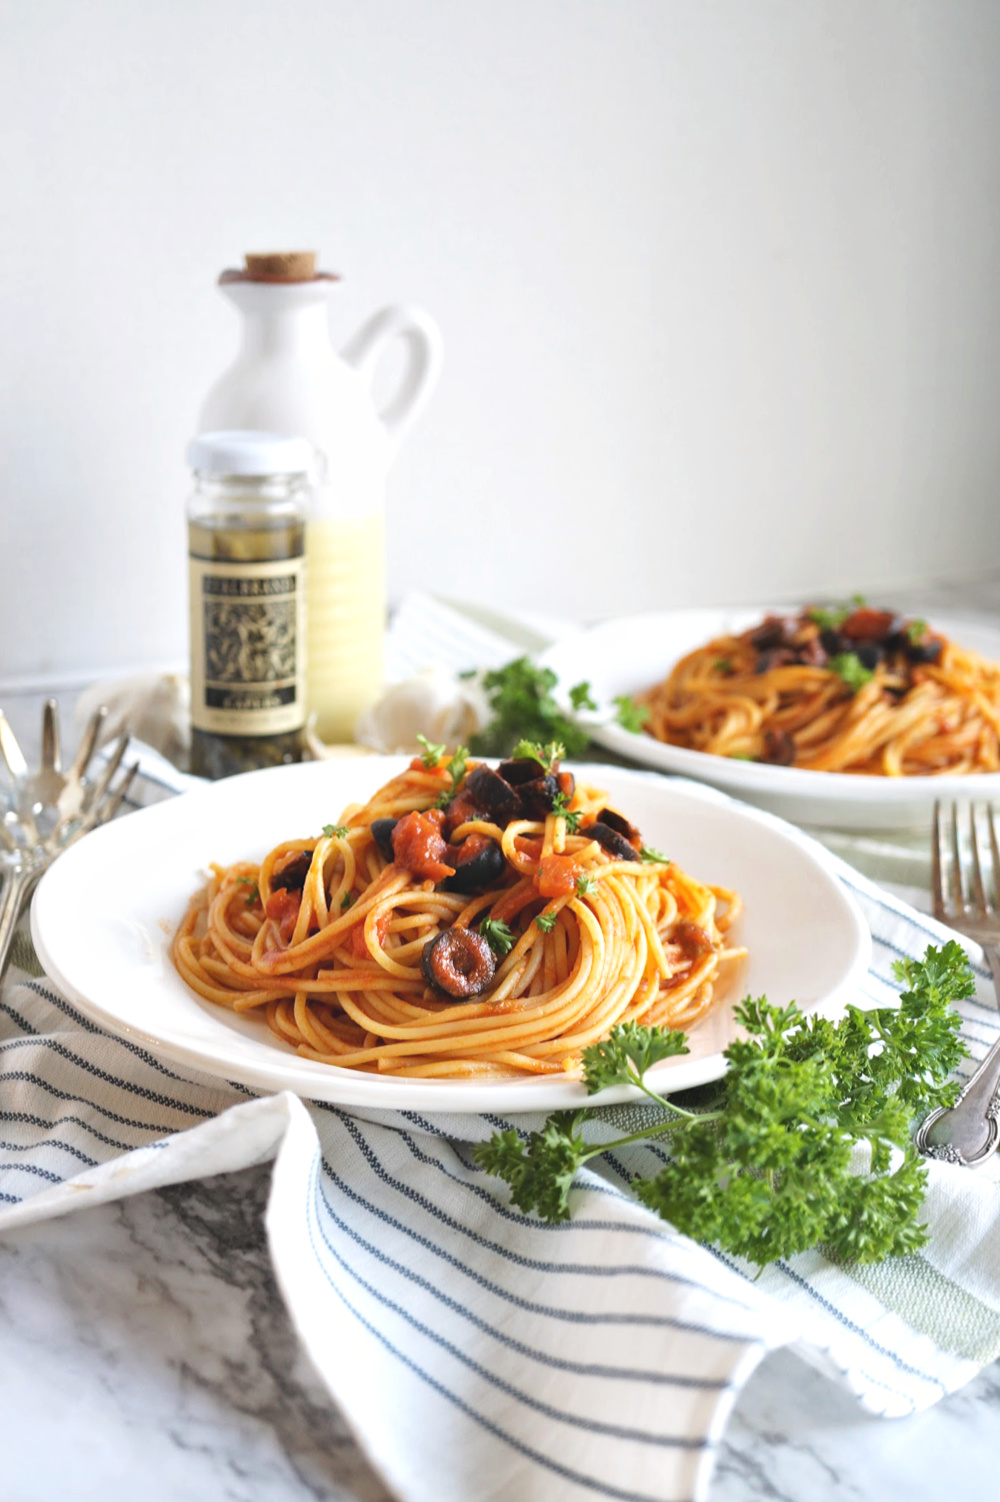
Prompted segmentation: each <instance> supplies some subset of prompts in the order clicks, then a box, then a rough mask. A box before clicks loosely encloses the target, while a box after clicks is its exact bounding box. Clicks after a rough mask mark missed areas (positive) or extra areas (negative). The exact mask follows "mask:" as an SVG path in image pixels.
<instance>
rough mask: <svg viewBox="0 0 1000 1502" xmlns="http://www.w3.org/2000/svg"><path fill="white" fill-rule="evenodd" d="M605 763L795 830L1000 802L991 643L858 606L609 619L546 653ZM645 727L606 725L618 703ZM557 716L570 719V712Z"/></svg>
mask: <svg viewBox="0 0 1000 1502" xmlns="http://www.w3.org/2000/svg"><path fill="white" fill-rule="evenodd" d="M543 661H544V662H545V664H546V665H547V666H548V667H550V668H552V669H553V671H554V672H555V673H556V674H557V676H558V679H559V684H560V691H561V692H563V693H568V689H569V687H570V686H572V685H574V684H577V683H580V682H581V681H583V680H586V681H587V682H589V684H590V688H591V695H592V698H593V701H594V702H595V703H596V709H595V710H594V711H593V712H586V713H584V714H583V715H582V716H581V715H578V718H580V720H581V723H582V724H584V725H585V726H586V728H587V730H588V731H589V733H590V735H591V736H592V737H593V739H594V740H595V741H597V742H599V743H600V744H601V745H603V746H606V747H607V748H608V749H609V750H613V751H616V752H618V753H619V754H620V755H622V756H625V757H628V758H630V759H632V760H634V761H638V762H641V763H643V764H645V765H647V766H651V767H655V768H657V769H659V770H660V771H663V772H673V773H679V774H681V775H683V776H686V777H694V778H697V779H698V780H700V781H704V782H708V783H711V784H712V785H713V786H715V787H719V788H724V789H725V790H726V791H728V792H731V793H734V794H736V795H737V796H738V797H740V798H745V799H747V800H748V801H750V802H753V803H756V804H758V805H759V806H760V807H763V808H767V809H770V810H771V811H772V812H774V813H778V814H780V815H782V816H783V817H785V818H788V819H792V820H794V821H795V822H797V823H807V824H816V825H825V826H827V827H831V828H842V829H892V828H905V827H911V826H919V825H922V824H925V823H928V822H929V817H930V810H931V807H932V805H933V803H934V800H935V799H938V798H941V799H944V798H996V797H998V796H1000V630H998V629H997V628H996V627H994V626H991V625H989V624H987V623H984V622H982V621H979V622H972V621H962V620H956V619H953V618H951V617H946V616H942V615H936V614H935V615H934V616H933V617H932V619H931V620H930V622H926V621H923V620H918V619H915V618H912V617H906V616H903V615H900V614H897V613H896V612H894V611H892V610H883V609H876V608H873V607H869V606H868V605H865V604H864V603H862V602H858V601H855V602H852V603H851V604H849V605H844V606H840V607H836V606H815V607H811V606H805V607H784V608H780V607H779V608H776V609H767V610H765V609H762V608H759V607H758V608H756V609H738V610H722V609H704V610H671V611H662V612H659V613H656V614H649V615H637V616H630V617H624V618H621V619H617V620H613V621H607V622H605V623H604V624H603V625H600V626H596V627H594V628H593V629H592V630H589V631H585V632H581V633H580V634H579V635H577V636H573V637H571V638H567V639H566V640H565V641H562V642H560V643H558V645H557V646H555V647H553V648H551V649H550V650H549V651H548V652H547V653H546V654H545V656H544V658H543ZM622 695H625V696H628V698H629V699H631V700H633V701H634V703H635V705H636V707H637V709H638V712H639V713H640V714H642V715H644V716H645V721H644V724H643V727H642V729H640V730H636V731H632V730H626V729H624V728H622V726H621V725H620V724H618V723H616V722H615V719H614V714H615V700H616V698H618V697H619V696H622ZM566 707H567V708H569V707H570V706H569V704H568V701H567V704H566Z"/></svg>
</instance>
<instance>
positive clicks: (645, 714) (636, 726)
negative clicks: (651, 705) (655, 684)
mask: <svg viewBox="0 0 1000 1502" xmlns="http://www.w3.org/2000/svg"><path fill="white" fill-rule="evenodd" d="M613 702H614V706H615V719H616V720H617V721H618V723H619V725H620V726H621V727H622V729H623V730H629V731H631V733H632V734H633V735H638V734H639V732H640V731H641V730H642V727H643V725H645V723H646V721H647V720H648V719H649V710H648V709H647V708H646V706H645V704H637V703H636V702H635V700H634V699H633V698H632V697H631V695H630V694H616V696H615V698H614V701H613Z"/></svg>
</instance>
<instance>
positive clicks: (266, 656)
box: [189, 557, 306, 735]
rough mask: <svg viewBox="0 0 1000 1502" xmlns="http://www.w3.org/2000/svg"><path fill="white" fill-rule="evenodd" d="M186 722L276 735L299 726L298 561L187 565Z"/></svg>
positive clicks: (301, 568)
mask: <svg viewBox="0 0 1000 1502" xmlns="http://www.w3.org/2000/svg"><path fill="white" fill-rule="evenodd" d="M189 570H190V572H189V583H190V601H191V724H192V725H193V726H194V728H195V729H196V730H209V731H214V732H215V733H216V734H218V735H281V734H283V733H284V732H286V731H290V730H299V729H301V727H302V726H303V725H304V724H305V702H306V699H305V648H306V592H305V559H304V558H303V557H298V558H283V559H279V560H276V561H274V562H269V563H221V562H218V561H217V560H215V559H207V558H191V559H189Z"/></svg>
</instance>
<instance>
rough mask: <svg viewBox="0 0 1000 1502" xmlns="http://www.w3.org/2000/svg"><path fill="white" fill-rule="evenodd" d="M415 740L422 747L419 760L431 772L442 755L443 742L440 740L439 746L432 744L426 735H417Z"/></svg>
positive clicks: (443, 750) (443, 749)
mask: <svg viewBox="0 0 1000 1502" xmlns="http://www.w3.org/2000/svg"><path fill="white" fill-rule="evenodd" d="M417 740H418V741H419V742H420V744H421V746H423V748H424V749H423V751H422V752H421V753H420V760H421V761H422V762H423V764H424V766H425V767H426V768H427V770H428V772H431V771H433V769H434V768H435V767H436V766H437V764H438V762H439V761H440V760H441V758H442V756H443V755H444V752H445V746H444V742H443V741H442V742H441V744H440V746H435V745H432V744H431V742H430V741H429V740H428V739H427V737H426V735H418V736H417Z"/></svg>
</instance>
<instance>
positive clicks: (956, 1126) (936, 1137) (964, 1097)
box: [913, 946, 1000, 1168]
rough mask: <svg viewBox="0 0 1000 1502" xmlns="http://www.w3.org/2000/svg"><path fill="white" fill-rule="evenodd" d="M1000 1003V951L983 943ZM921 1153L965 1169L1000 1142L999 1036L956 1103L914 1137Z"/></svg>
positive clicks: (934, 1114) (935, 1113) (944, 1108)
mask: <svg viewBox="0 0 1000 1502" xmlns="http://www.w3.org/2000/svg"><path fill="white" fill-rule="evenodd" d="M983 953H984V954H985V956H986V960H987V963H988V964H989V967H990V971H991V972H992V975H993V986H994V989H995V990H996V993H997V1000H998V1003H1000V951H998V950H996V949H993V948H991V947H987V946H984V948H983ZM913 1140H914V1143H915V1145H916V1148H917V1150H918V1152H921V1153H923V1154H924V1155H925V1156H926V1157H928V1158H941V1159H943V1160H944V1161H945V1162H946V1163H958V1164H959V1165H960V1166H961V1167H963V1168H978V1166H979V1165H980V1163H985V1162H986V1159H987V1158H989V1157H990V1156H992V1154H993V1152H994V1151H995V1150H996V1146H997V1143H998V1142H1000V1038H998V1039H997V1041H996V1042H995V1043H994V1045H993V1047H992V1048H991V1049H990V1051H989V1053H988V1054H987V1055H986V1057H985V1059H984V1060H983V1062H982V1063H981V1064H980V1066H979V1068H978V1069H977V1070H976V1072H975V1074H974V1075H972V1077H971V1078H970V1079H969V1080H968V1081H967V1082H966V1084H965V1086H964V1088H963V1090H962V1093H961V1095H960V1096H959V1097H958V1100H957V1101H956V1102H955V1104H954V1105H953V1106H939V1107H938V1109H937V1110H936V1111H932V1112H931V1114H930V1115H929V1116H928V1117H927V1119H926V1121H924V1122H922V1123H921V1125H920V1127H919V1129H918V1130H917V1133H916V1136H915V1137H914V1139H913Z"/></svg>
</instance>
